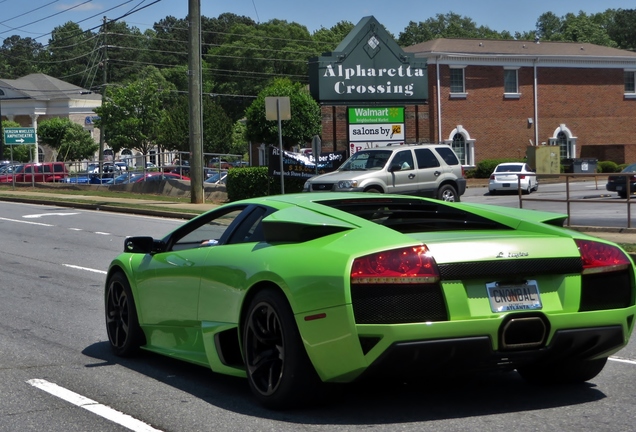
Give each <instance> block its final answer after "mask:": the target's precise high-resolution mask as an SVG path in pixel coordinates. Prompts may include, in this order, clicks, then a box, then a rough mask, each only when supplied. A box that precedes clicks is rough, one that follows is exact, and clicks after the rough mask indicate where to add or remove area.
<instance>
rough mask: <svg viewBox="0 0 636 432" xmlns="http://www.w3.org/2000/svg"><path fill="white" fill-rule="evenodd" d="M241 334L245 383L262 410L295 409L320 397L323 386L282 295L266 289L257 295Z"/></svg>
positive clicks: (252, 302)
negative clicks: (245, 375)
mask: <svg viewBox="0 0 636 432" xmlns="http://www.w3.org/2000/svg"><path fill="white" fill-rule="evenodd" d="M242 330H243V332H242V333H243V340H242V343H243V355H244V356H245V366H246V372H247V379H248V382H249V385H250V388H251V390H252V393H253V394H254V396H255V397H256V399H257V400H258V401H259V402H260V403H261V404H262V405H263V406H265V407H267V408H270V409H285V408H294V407H298V406H302V405H305V404H308V403H309V402H312V401H314V400H316V399H317V398H318V397H319V396H320V395H321V394H322V391H323V389H324V385H323V383H322V381H321V380H320V378H319V377H318V374H317V373H316V371H315V369H314V367H313V365H312V364H311V361H310V360H309V357H308V356H307V352H306V351H305V347H304V345H303V342H302V340H301V337H300V333H299V331H298V327H297V326H296V321H295V319H294V315H293V313H292V310H291V307H290V306H289V303H288V302H287V299H286V298H285V296H284V295H283V294H282V293H281V292H279V291H277V290H274V289H265V290H263V291H260V292H259V293H257V294H256V296H254V298H253V299H252V301H251V302H250V304H249V307H248V309H247V313H246V314H245V319H244V322H243V328H242Z"/></svg>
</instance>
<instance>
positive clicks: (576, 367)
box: [517, 357, 607, 385]
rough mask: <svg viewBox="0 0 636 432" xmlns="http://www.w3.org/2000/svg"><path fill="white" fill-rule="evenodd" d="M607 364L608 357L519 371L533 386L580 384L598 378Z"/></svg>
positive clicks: (526, 368)
mask: <svg viewBox="0 0 636 432" xmlns="http://www.w3.org/2000/svg"><path fill="white" fill-rule="evenodd" d="M605 363H607V357H604V358H600V359H596V360H573V361H564V362H559V363H550V364H545V365H541V366H527V367H523V368H519V369H517V372H519V375H521V377H522V378H523V379H524V380H526V381H527V382H529V383H531V384H541V385H546V384H578V383H583V382H585V381H589V380H591V379H592V378H594V377H595V376H597V375H598V374H599V373H601V371H602V370H603V368H604V367H605Z"/></svg>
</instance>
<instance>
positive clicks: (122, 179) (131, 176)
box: [104, 172, 143, 185]
mask: <svg viewBox="0 0 636 432" xmlns="http://www.w3.org/2000/svg"><path fill="white" fill-rule="evenodd" d="M141 176H143V173H142V172H137V173H134V172H127V173H124V174H120V175H118V176H117V177H115V178H112V179H108V180H107V181H105V182H104V184H109V185H111V184H126V183H134V182H135V180H136V179H137V178H139V177H141Z"/></svg>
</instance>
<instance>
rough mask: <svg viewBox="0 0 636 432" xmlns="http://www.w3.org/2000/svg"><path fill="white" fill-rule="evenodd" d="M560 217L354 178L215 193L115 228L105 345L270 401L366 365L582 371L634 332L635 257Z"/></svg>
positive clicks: (357, 375) (449, 370) (564, 379)
mask: <svg viewBox="0 0 636 432" xmlns="http://www.w3.org/2000/svg"><path fill="white" fill-rule="evenodd" d="M566 219H567V215H562V214H553V213H548V212H537V211H535V210H525V209H516V208H509V207H499V206H490V205H484V204H461V205H459V204H456V203H449V202H443V201H437V200H432V199H426V198H418V197H412V196H404V195H380V194H363V193H342V194H334V193H311V194H309V193H304V194H289V195H277V196H275V197H272V196H268V197H261V198H253V199H248V200H243V201H240V202H236V203H229V204H226V205H223V206H221V207H218V208H216V209H214V210H211V211H209V212H207V213H204V214H203V215H201V216H199V217H197V218H195V219H193V220H191V221H189V222H187V223H185V224H184V225H182V226H181V227H179V228H176V229H175V230H174V231H173V232H171V233H169V234H167V235H165V236H163V237H159V238H152V237H147V236H143V237H128V238H126V239H125V240H124V244H123V253H122V254H121V255H120V256H118V257H117V258H115V259H114V260H113V261H112V262H111V264H110V266H109V269H108V273H107V276H106V283H105V296H104V299H105V318H106V319H105V321H106V330H107V334H108V340H109V345H110V347H111V348H112V350H113V352H114V353H115V354H116V355H121V356H128V355H132V354H134V353H135V352H136V351H137V350H138V349H139V348H140V347H143V348H144V349H145V350H148V351H153V352H156V353H159V354H163V355H167V356H170V357H171V358H173V359H181V360H185V361H188V362H193V361H194V362H196V363H197V364H199V365H207V366H209V367H211V368H212V369H213V370H214V371H216V372H218V373H223V374H228V375H233V376H245V377H247V380H248V383H249V386H250V388H251V390H252V392H253V394H254V396H255V397H256V399H257V400H259V401H260V402H261V403H262V404H264V405H265V406H268V407H272V408H285V407H288V406H290V405H294V404H297V403H303V402H307V400H308V399H310V398H312V397H320V395H321V389H322V387H323V384H322V383H323V382H339V383H346V382H353V381H358V380H363V379H365V378H366V379H373V378H374V377H376V378H377V377H378V376H380V377H382V378H383V379H386V378H394V379H396V380H407V381H408V380H413V379H417V378H418V377H427V376H429V377H430V376H436V375H451V376H452V375H454V374H455V373H457V372H462V373H463V372H467V371H471V372H483V371H514V370H516V371H517V372H518V373H519V374H520V375H521V377H522V378H524V379H525V380H526V381H528V382H531V383H550V384H572V383H581V382H584V381H588V380H591V379H592V378H594V377H595V376H596V375H597V374H598V373H600V372H601V370H602V369H603V367H604V366H605V363H606V361H607V359H608V356H610V355H612V354H614V353H616V352H617V351H619V350H620V349H622V348H623V347H624V346H625V345H626V344H627V342H628V341H629V340H630V335H631V333H632V331H633V327H634V326H633V325H632V320H633V317H634V315H635V314H636V306H635V297H636V296H635V294H636V288H635V282H634V281H635V278H636V275H635V269H636V267H634V265H633V263H632V261H631V259H630V257H629V256H628V255H627V254H626V252H625V251H624V250H622V249H621V248H620V247H619V246H617V245H616V244H614V243H611V242H607V241H604V240H601V239H599V238H596V237H591V236H588V235H585V234H583V233H580V232H578V231H573V230H569V229H566V228H564V227H563V226H562V225H563V223H564V221H565V220H566ZM520 222H521V223H520ZM166 335H174V337H172V336H171V337H167V336H166ZM145 359H146V361H149V360H150V361H152V358H150V357H145ZM400 382H402V381H400ZM511 383H512V382H511Z"/></svg>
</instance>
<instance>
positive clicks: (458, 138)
mask: <svg viewBox="0 0 636 432" xmlns="http://www.w3.org/2000/svg"><path fill="white" fill-rule="evenodd" d="M451 147H452V148H453V150H454V151H455V154H456V155H457V157H458V158H459V161H460V162H461V164H462V165H467V161H466V154H467V152H466V139H464V136H463V135H462V134H458V133H457V134H455V136H453V142H452V144H451Z"/></svg>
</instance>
